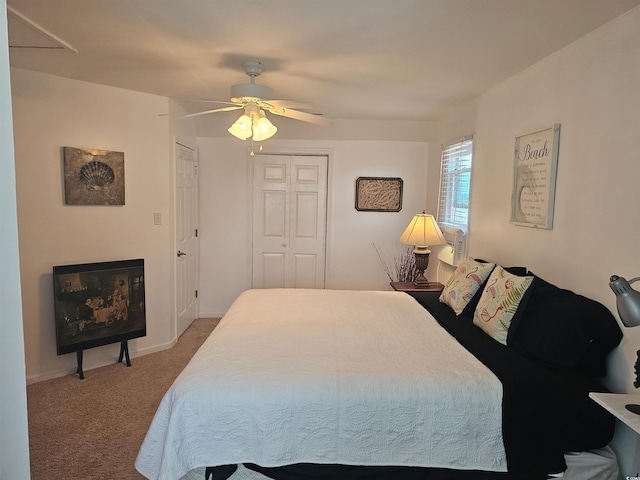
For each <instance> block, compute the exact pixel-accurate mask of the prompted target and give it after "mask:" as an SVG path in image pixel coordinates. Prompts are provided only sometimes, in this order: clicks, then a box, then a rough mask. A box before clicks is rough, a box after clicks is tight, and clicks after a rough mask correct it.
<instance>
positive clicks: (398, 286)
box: [391, 282, 444, 292]
mask: <svg viewBox="0 0 640 480" xmlns="http://www.w3.org/2000/svg"><path fill="white" fill-rule="evenodd" d="M391 288H393V289H394V290H395V291H397V292H441V291H442V290H443V289H444V285H443V284H441V283H440V282H429V283H428V284H427V285H426V286H424V287H416V286H415V285H414V284H413V282H391Z"/></svg>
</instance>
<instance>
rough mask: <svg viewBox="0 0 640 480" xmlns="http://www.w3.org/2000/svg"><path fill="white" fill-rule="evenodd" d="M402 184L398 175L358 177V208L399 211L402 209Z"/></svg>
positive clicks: (359, 209)
mask: <svg viewBox="0 0 640 480" xmlns="http://www.w3.org/2000/svg"><path fill="white" fill-rule="evenodd" d="M402 186H403V181H402V179H401V178H397V177H358V178H357V179H356V205H355V207H356V210H358V211H359V212H399V211H400V210H402Z"/></svg>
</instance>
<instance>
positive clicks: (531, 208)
mask: <svg viewBox="0 0 640 480" xmlns="http://www.w3.org/2000/svg"><path fill="white" fill-rule="evenodd" d="M559 143H560V124H555V125H553V126H552V127H549V128H547V129H544V130H539V131H537V132H533V133H528V134H526V135H522V136H519V137H516V144H515V152H514V159H513V193H512V196H511V223H512V224H514V225H519V226H522V227H534V228H543V229H547V230H551V229H552V228H553V209H554V204H555V194H556V174H557V169H558V151H559Z"/></svg>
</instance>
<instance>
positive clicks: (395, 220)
mask: <svg viewBox="0 0 640 480" xmlns="http://www.w3.org/2000/svg"><path fill="white" fill-rule="evenodd" d="M427 146H428V144H427V143H426V142H416V141H370V140H357V141H355V140H352V141H334V140H298V141H295V140H276V139H275V138H274V139H273V140H270V141H269V142H268V149H269V151H278V152H282V153H285V152H286V153H293V154H304V153H311V152H314V153H327V154H328V155H329V195H328V220H327V221H328V232H327V281H326V286H327V288H339V289H390V287H389V281H388V279H387V277H386V275H385V274H384V272H383V270H382V269H381V267H380V266H379V264H378V256H377V254H376V252H375V250H374V248H373V242H376V243H380V244H388V245H390V246H395V245H396V244H397V241H398V238H399V236H400V234H401V233H402V232H403V230H404V228H405V227H406V226H407V225H408V223H409V221H410V220H411V218H412V217H413V215H414V214H415V213H418V212H420V211H422V210H423V209H424V208H425V199H426V158H427ZM199 156H200V251H201V275H200V296H199V301H200V305H199V308H200V315H201V316H218V315H221V314H223V313H224V312H225V311H226V310H227V308H228V307H229V305H231V303H232V302H233V300H234V299H235V298H236V297H237V296H238V294H239V293H241V292H242V291H243V290H246V289H248V288H251V220H250V219H251V196H250V178H249V176H250V171H251V170H250V163H249V162H250V161H251V160H250V158H251V157H250V156H249V155H248V150H247V144H246V143H245V142H241V141H238V140H237V139H234V138H200V139H199ZM360 176H385V177H401V178H402V179H403V181H404V196H403V208H402V210H401V211H400V212H394V213H388V212H385V213H383V212H358V211H357V210H356V209H355V206H354V204H355V180H356V178H357V177H360Z"/></svg>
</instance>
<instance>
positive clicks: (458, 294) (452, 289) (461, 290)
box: [440, 258, 495, 315]
mask: <svg viewBox="0 0 640 480" xmlns="http://www.w3.org/2000/svg"><path fill="white" fill-rule="evenodd" d="M494 267H495V264H493V263H481V262H476V261H475V260H474V259H473V258H466V259H465V260H463V261H462V263H460V265H458V268H456V271H455V272H453V275H451V278H450V279H449V281H448V282H447V284H446V285H445V287H444V290H442V293H441V294H440V301H441V302H442V303H446V304H447V305H449V306H450V307H451V308H452V309H453V311H454V312H456V315H460V314H461V313H462V312H463V310H464V307H466V305H467V303H469V302H470V301H471V299H472V298H473V296H474V294H475V293H476V292H477V291H478V290H479V289H480V287H481V286H482V284H483V283H484V282H485V280H486V279H487V277H489V274H491V271H492V270H493V268H494Z"/></svg>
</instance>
